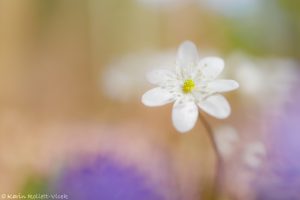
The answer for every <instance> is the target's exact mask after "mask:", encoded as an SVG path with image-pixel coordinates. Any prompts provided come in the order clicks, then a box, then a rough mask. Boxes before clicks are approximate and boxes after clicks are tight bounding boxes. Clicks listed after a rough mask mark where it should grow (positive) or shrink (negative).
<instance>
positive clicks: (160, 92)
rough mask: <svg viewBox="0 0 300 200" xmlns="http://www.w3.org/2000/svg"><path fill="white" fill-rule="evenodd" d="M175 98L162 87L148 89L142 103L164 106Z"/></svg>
mask: <svg viewBox="0 0 300 200" xmlns="http://www.w3.org/2000/svg"><path fill="white" fill-rule="evenodd" d="M173 100H174V98H173V95H172V94H170V93H169V92H168V91H167V90H164V89H162V88H160V87H156V88H153V89H151V90H149V91H147V92H146V93H145V94H144V95H143V96H142V103H143V104H144V105H146V106H151V107H152V106H162V105H165V104H167V103H170V102H172V101H173Z"/></svg>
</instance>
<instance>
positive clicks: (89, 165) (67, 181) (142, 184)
mask: <svg viewBox="0 0 300 200" xmlns="http://www.w3.org/2000/svg"><path fill="white" fill-rule="evenodd" d="M149 183H150V181H149V180H147V179H146V177H145V176H143V175H142V174H140V173H139V172H138V171H137V169H135V168H133V167H129V166H124V165H123V164H122V163H119V162H116V161H114V160H113V159H111V158H109V157H104V156H100V157H99V158H97V159H96V160H94V161H92V162H90V161H88V162H84V163H81V164H80V165H79V166H76V167H73V168H68V169H66V170H65V171H64V172H63V173H62V174H61V176H60V177H59V178H58V180H57V182H56V184H55V186H54V188H56V189H54V190H55V192H57V193H60V194H67V195H68V196H69V199H72V200H102V199H103V200H162V199H163V197H162V196H161V195H160V194H159V193H158V191H157V190H156V189H155V188H154V186H153V185H152V186H151V184H149Z"/></svg>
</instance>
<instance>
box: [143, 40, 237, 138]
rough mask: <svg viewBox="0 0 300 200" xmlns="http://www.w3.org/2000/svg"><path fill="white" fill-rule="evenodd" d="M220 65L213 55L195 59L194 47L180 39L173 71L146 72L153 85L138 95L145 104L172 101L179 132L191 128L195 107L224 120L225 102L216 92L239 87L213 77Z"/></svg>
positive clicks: (221, 63) (173, 118)
mask: <svg viewBox="0 0 300 200" xmlns="http://www.w3.org/2000/svg"><path fill="white" fill-rule="evenodd" d="M223 68H224V61H223V60H222V59H221V58H217V57H206V58H204V59H201V60H199V57H198V51H197V47H196V46H195V44H194V43H192V42H190V41H185V42H183V43H182V44H181V45H180V47H179V49H178V52H177V59H176V64H175V68H174V67H173V70H166V69H160V70H155V71H152V72H150V73H149V74H148V81H149V82H150V83H152V84H154V85H157V87H155V88H153V89H151V90H149V91H147V92H146V93H145V94H144V95H143V96H142V102H143V104H144V105H146V106H150V107H153V106H162V105H165V104H167V103H171V102H175V103H174V105H173V110H172V121H173V125H174V126H175V128H176V129H177V130H178V131H179V132H182V133H184V132H187V131H189V130H191V129H192V128H193V127H194V126H195V123H196V120H197V118H198V115H199V113H198V107H199V108H200V109H201V110H203V111H205V112H206V113H208V114H210V115H212V116H214V117H216V118H219V119H224V118H226V117H228V116H229V115H230V112H231V109H230V106H229V103H228V102H227V100H226V99H225V97H223V96H222V95H220V94H219V93H220V92H228V91H231V90H234V89H237V88H238V87H239V84H238V83H237V82H236V81H234V80H224V79H223V80H215V79H216V78H217V76H218V75H219V74H220V73H221V72H222V70H223Z"/></svg>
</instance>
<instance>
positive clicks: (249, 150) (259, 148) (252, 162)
mask: <svg viewBox="0 0 300 200" xmlns="http://www.w3.org/2000/svg"><path fill="white" fill-rule="evenodd" d="M265 155H266V149H265V146H264V145H263V143H261V142H254V143H251V144H249V145H247V146H246V149H245V152H244V157H243V159H244V162H245V163H246V164H247V165H248V166H249V167H252V168H257V167H259V166H260V165H261V163H262V158H263V157H264V156H265Z"/></svg>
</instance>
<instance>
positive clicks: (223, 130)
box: [214, 125, 239, 158]
mask: <svg viewBox="0 0 300 200" xmlns="http://www.w3.org/2000/svg"><path fill="white" fill-rule="evenodd" d="M214 136H215V140H216V142H217V145H218V149H219V150H220V152H221V153H222V155H223V156H224V157H226V158H228V157H229V156H231V155H232V153H233V152H234V150H235V148H236V146H237V142H238V141H239V135H238V133H237V130H236V129H235V128H234V127H232V126H229V125H226V126H225V125H224V126H221V127H219V128H217V129H216V130H215V135H214Z"/></svg>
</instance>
